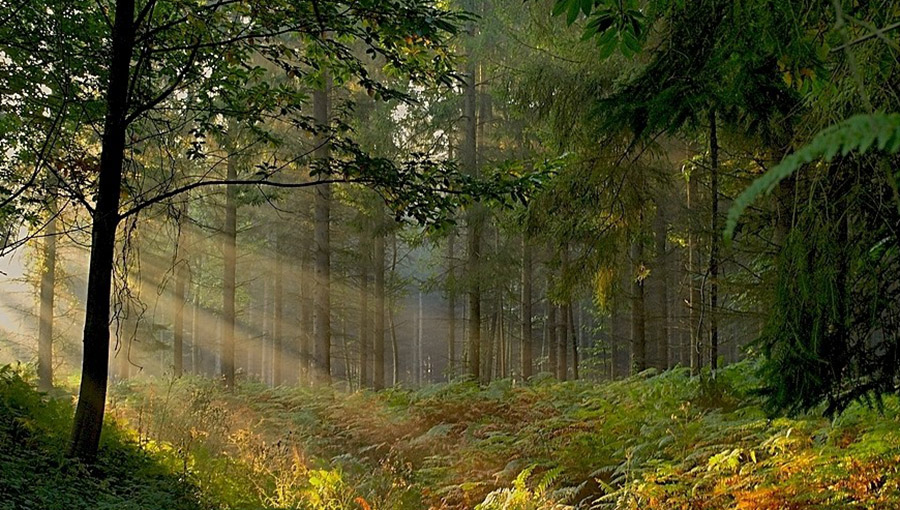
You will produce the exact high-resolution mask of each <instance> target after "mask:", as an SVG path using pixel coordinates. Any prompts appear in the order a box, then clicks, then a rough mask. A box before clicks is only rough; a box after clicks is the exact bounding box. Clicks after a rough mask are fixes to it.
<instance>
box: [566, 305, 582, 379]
mask: <svg viewBox="0 0 900 510" xmlns="http://www.w3.org/2000/svg"><path fill="white" fill-rule="evenodd" d="M566 308H568V309H569V313H568V314H566V317H567V318H568V320H567V322H568V329H569V335H571V337H572V379H576V380H577V379H578V375H579V374H578V362H579V359H578V337H579V335H578V332H577V328H576V327H575V313H574V311H573V310H572V304H571V303H569V304H568V305H566Z"/></svg>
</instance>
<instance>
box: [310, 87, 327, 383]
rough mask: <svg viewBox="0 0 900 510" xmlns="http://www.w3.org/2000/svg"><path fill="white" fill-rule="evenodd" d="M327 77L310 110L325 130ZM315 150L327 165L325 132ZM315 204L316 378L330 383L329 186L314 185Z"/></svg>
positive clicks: (317, 122) (318, 124) (320, 161)
mask: <svg viewBox="0 0 900 510" xmlns="http://www.w3.org/2000/svg"><path fill="white" fill-rule="evenodd" d="M330 88H331V85H330V78H326V83H325V86H324V87H323V88H322V89H320V90H316V91H315V92H313V110H314V112H313V113H314V116H315V121H316V126H317V127H318V128H319V129H322V130H327V128H328V125H329V109H330V98H329V94H330ZM317 143H318V148H317V149H316V151H315V155H316V159H317V160H318V163H319V164H320V165H327V164H328V159H329V158H330V152H331V151H330V147H329V144H328V142H327V134H326V133H325V132H324V131H323V133H322V134H320V136H319V137H318V140H317ZM315 189H316V204H315V236H314V237H315V247H316V292H315V310H316V313H315V335H316V353H315V377H316V379H317V381H318V382H320V383H322V384H330V383H331V230H330V228H331V226H330V223H331V185H330V184H320V185H318V186H316V188H315Z"/></svg>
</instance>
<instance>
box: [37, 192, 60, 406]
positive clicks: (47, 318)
mask: <svg viewBox="0 0 900 510" xmlns="http://www.w3.org/2000/svg"><path fill="white" fill-rule="evenodd" d="M48 209H49V213H50V218H49V220H48V221H47V227H46V228H45V229H44V235H45V236H46V237H44V260H43V262H44V263H43V265H42V266H41V309H40V326H39V330H38V389H39V390H40V391H50V390H51V389H53V308H54V306H53V305H54V297H55V288H56V215H57V210H56V198H55V197H51V198H50V203H49V204H48Z"/></svg>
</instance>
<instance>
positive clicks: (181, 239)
mask: <svg viewBox="0 0 900 510" xmlns="http://www.w3.org/2000/svg"><path fill="white" fill-rule="evenodd" d="M186 218H187V207H184V208H183V209H182V211H181V216H180V217H179V218H178V240H177V241H176V243H175V250H176V252H177V255H178V256H177V258H176V262H175V265H176V267H175V289H174V295H173V296H172V300H173V301H174V303H173V306H174V308H175V309H174V311H173V315H174V317H173V318H172V358H173V359H172V361H173V363H172V370H173V375H174V376H175V377H181V376H182V375H184V305H185V302H184V301H185V287H186V286H187V285H188V284H189V282H188V281H187V280H188V275H189V272H188V262H187V258H186V255H185V254H186V252H187V250H186V249H185V246H184V245H185V238H186V235H185V229H187V221H186Z"/></svg>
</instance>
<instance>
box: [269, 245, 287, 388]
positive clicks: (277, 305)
mask: <svg viewBox="0 0 900 510" xmlns="http://www.w3.org/2000/svg"><path fill="white" fill-rule="evenodd" d="M283 244H284V240H283V237H282V234H280V233H279V234H277V236H276V239H275V282H274V285H273V287H274V288H273V289H272V291H273V294H274V296H273V299H272V307H273V308H274V317H273V318H272V384H273V385H274V386H283V385H284V344H285V342H284V255H282V252H283V251H284V249H283V246H282V245H283Z"/></svg>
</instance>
